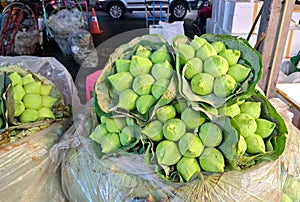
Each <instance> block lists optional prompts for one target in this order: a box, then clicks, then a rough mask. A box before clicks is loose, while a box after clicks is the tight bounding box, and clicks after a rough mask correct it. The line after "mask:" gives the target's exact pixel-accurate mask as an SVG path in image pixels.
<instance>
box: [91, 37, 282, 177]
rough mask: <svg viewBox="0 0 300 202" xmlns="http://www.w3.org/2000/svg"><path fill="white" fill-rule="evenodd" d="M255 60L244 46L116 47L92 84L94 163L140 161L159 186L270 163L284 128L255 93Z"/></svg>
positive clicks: (207, 40) (142, 43) (179, 40)
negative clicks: (114, 158) (115, 157)
mask: <svg viewBox="0 0 300 202" xmlns="http://www.w3.org/2000/svg"><path fill="white" fill-rule="evenodd" d="M261 68H262V63H261V55H260V54H259V53H258V52H257V51H256V50H254V49H253V48H252V47H251V46H250V45H249V44H248V42H247V41H246V40H243V39H237V38H235V37H232V36H224V35H212V34H206V35H202V36H201V37H197V36H195V37H194V39H192V40H189V39H188V38H187V37H185V36H181V35H180V36H177V37H176V38H174V40H173V43H172V46H170V45H168V44H167V43H166V41H165V40H164V39H162V38H161V37H159V36H158V35H145V36H143V37H142V38H137V39H135V40H133V41H131V42H129V43H128V44H125V45H123V46H121V47H120V48H118V49H117V50H116V51H115V52H114V53H113V54H112V55H111V58H110V60H109V61H108V63H107V65H106V67H105V68H104V71H103V74H102V75H101V76H100V77H99V78H98V80H97V83H96V85H95V92H96V93H95V109H96V112H97V117H98V121H99V125H98V126H97V127H96V128H95V130H94V131H93V132H92V133H91V134H90V135H89V137H90V139H91V140H93V143H94V146H95V147H94V148H96V149H95V151H97V152H100V154H98V156H99V157H105V156H109V155H111V154H115V153H119V154H121V155H130V154H131V153H134V154H141V155H144V159H145V162H146V163H147V164H149V165H154V166H155V168H156V169H155V170H156V172H157V174H158V175H159V176H161V177H162V178H163V179H166V180H168V181H173V182H189V181H191V180H193V179H195V178H197V176H199V175H202V174H210V173H222V172H227V171H231V170H241V169H244V168H247V167H251V166H253V165H255V164H258V163H259V162H261V161H263V160H270V161H274V160H276V159H277V158H278V157H279V156H280V155H281V154H282V152H283V151H284V147H285V134H286V133H287V130H286V126H285V123H284V121H283V119H282V118H281V117H280V115H279V114H278V113H277V112H276V110H275V108H274V107H273V106H272V105H271V104H270V102H269V101H268V100H267V99H266V98H265V97H264V95H263V94H261V93H260V92H259V91H258V90H256V84H257V82H258V81H259V79H260V76H261Z"/></svg>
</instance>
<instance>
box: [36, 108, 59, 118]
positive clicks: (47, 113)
mask: <svg viewBox="0 0 300 202" xmlns="http://www.w3.org/2000/svg"><path fill="white" fill-rule="evenodd" d="M38 112H39V119H43V118H50V119H55V116H54V114H53V112H52V111H51V110H50V109H49V108H46V107H42V108H41V109H39V110H38Z"/></svg>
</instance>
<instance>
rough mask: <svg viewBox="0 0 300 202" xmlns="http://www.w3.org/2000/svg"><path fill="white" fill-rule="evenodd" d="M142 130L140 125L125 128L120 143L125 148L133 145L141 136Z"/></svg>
mask: <svg viewBox="0 0 300 202" xmlns="http://www.w3.org/2000/svg"><path fill="white" fill-rule="evenodd" d="M141 133H142V130H141V127H140V126H138V125H130V126H125V128H123V129H122V132H121V133H120V142H121V144H122V145H123V146H126V145H129V144H131V143H133V142H134V141H135V140H136V139H137V138H138V137H139V136H141Z"/></svg>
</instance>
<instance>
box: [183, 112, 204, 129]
mask: <svg viewBox="0 0 300 202" xmlns="http://www.w3.org/2000/svg"><path fill="white" fill-rule="evenodd" d="M181 120H182V121H183V122H184V123H185V125H186V127H187V128H188V129H195V128H198V127H199V126H201V125H202V124H203V123H204V122H205V117H204V115H203V114H202V113H201V112H199V111H195V110H193V109H192V108H186V109H185V110H184V111H183V112H182V114H181Z"/></svg>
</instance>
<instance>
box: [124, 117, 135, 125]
mask: <svg viewBox="0 0 300 202" xmlns="http://www.w3.org/2000/svg"><path fill="white" fill-rule="evenodd" d="M126 124H127V125H128V126H132V125H136V121H135V119H134V118H132V117H129V116H126Z"/></svg>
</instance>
